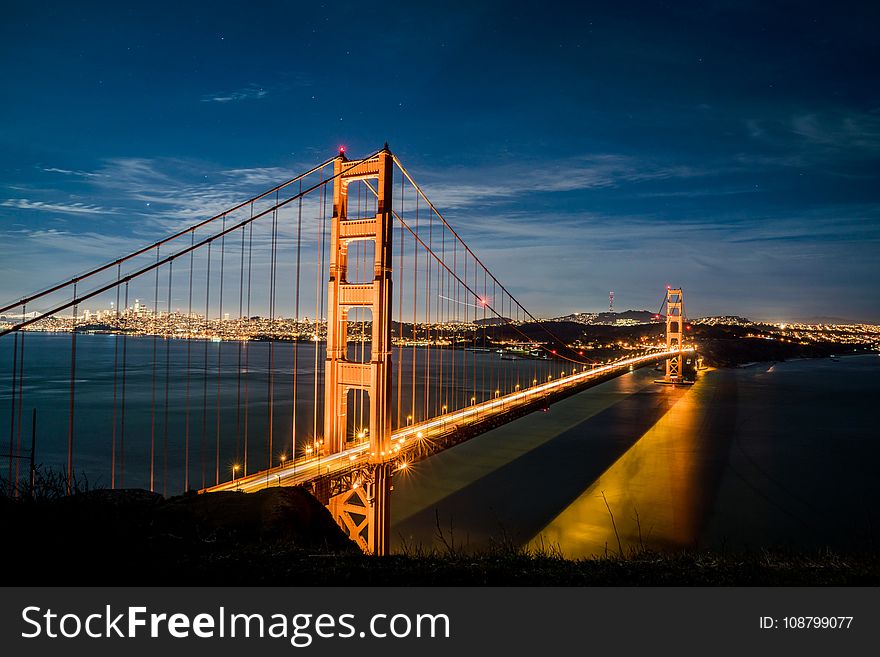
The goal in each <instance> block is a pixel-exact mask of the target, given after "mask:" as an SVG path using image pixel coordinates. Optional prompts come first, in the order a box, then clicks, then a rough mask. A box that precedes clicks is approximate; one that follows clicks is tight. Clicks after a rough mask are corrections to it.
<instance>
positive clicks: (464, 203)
mask: <svg viewBox="0 0 880 657" xmlns="http://www.w3.org/2000/svg"><path fill="white" fill-rule="evenodd" d="M164 7H165V6H164V5H162V3H159V6H156V5H155V4H151V5H149V6H147V5H135V6H126V7H107V8H101V10H100V11H99V10H98V8H96V7H91V8H89V7H87V8H81V7H70V6H67V5H65V4H60V3H59V4H58V5H57V6H56V8H55V9H54V10H53V11H51V12H45V11H43V10H38V9H37V8H34V7H28V6H16V7H12V8H9V9H8V10H7V11H8V14H9V16H8V20H7V21H5V23H4V25H3V26H2V27H0V34H2V37H3V38H2V40H0V41H2V45H0V48H2V49H3V50H2V52H3V58H4V61H5V62H6V64H5V71H6V73H7V78H8V84H7V85H6V86H5V88H4V90H3V92H2V93H3V94H4V97H3V100H4V103H3V107H4V108H3V110H0V112H2V116H3V118H4V120H3V122H2V127H0V141H2V144H3V149H2V154H0V170H2V172H3V175H2V181H3V182H2V188H0V233H2V242H0V244H2V246H0V259H2V260H3V262H4V263H5V264H4V268H3V274H4V275H3V277H2V280H0V297H2V299H3V300H12V299H14V298H15V297H16V296H17V295H19V294H20V293H21V292H22V291H30V290H33V289H37V288H40V287H44V286H46V285H48V284H51V283H54V282H56V281H58V280H61V279H63V278H65V277H67V276H69V275H70V274H71V273H73V272H75V271H83V270H86V269H88V268H89V267H91V266H93V265H96V264H99V263H101V262H105V261H107V260H110V259H112V258H114V257H116V256H118V255H121V254H123V253H125V252H128V251H131V250H132V249H133V248H134V247H135V246H137V245H141V244H145V243H149V242H151V241H153V240H155V239H157V238H160V237H162V236H164V235H165V234H167V233H169V232H171V231H173V230H176V229H179V228H180V227H182V226H184V225H187V224H189V223H192V222H193V221H195V220H198V219H199V218H202V217H207V216H210V215H212V214H215V213H217V212H219V211H222V210H223V209H224V208H225V207H228V206H230V205H232V204H234V203H235V202H237V201H240V200H243V199H245V198H247V197H248V196H250V195H252V194H253V193H256V192H259V191H262V190H263V189H265V188H267V187H270V186H271V185H273V184H275V183H277V182H279V181H281V180H283V179H285V178H288V177H290V176H291V175H292V174H295V173H297V172H299V171H301V170H303V169H305V168H307V167H309V166H311V165H313V164H315V163H317V162H320V161H323V160H325V159H327V158H328V157H330V156H332V155H333V154H334V153H335V150H336V148H337V147H338V146H339V145H341V144H344V145H346V146H347V147H348V149H349V152H351V153H352V154H353V156H355V157H357V156H360V155H363V154H366V153H368V152H371V151H373V150H375V149H376V148H378V147H379V146H381V144H382V143H383V142H385V141H388V143H389V144H390V146H391V148H392V150H393V151H394V152H395V153H396V154H398V155H399V156H400V157H401V158H402V159H403V160H404V161H406V162H407V163H408V166H409V167H410V168H411V169H412V170H413V171H414V172H415V173H416V174H417V176H418V178H419V179H420V180H421V181H423V185H424V187H425V191H426V193H427V194H428V196H429V197H431V198H432V199H433V200H434V201H435V203H436V204H437V206H438V207H439V208H440V209H441V210H442V211H444V213H445V215H446V216H447V217H448V219H449V220H450V222H451V223H452V224H453V226H455V227H456V229H457V230H458V231H460V233H461V234H462V235H463V237H464V238H465V240H466V241H468V242H469V243H472V244H474V245H475V247H479V252H480V257H481V258H482V259H483V261H484V262H485V263H486V265H487V266H488V267H489V268H490V269H491V270H492V271H493V272H494V273H496V275H497V276H498V278H499V279H501V280H503V281H505V282H508V283H509V284H510V286H511V291H512V292H513V293H514V294H515V295H516V296H517V297H518V298H520V299H521V300H522V301H523V304H524V305H525V306H526V307H527V308H529V309H530V310H532V311H533V312H534V313H535V314H537V315H540V316H542V317H553V316H559V315H564V314H566V313H570V312H577V311H591V310H593V311H598V310H602V309H603V308H604V307H605V306H606V304H607V295H608V291H609V290H611V289H613V290H614V291H615V295H616V303H617V306H618V307H619V308H621V309H622V308H634V309H641V308H646V309H653V308H655V307H656V305H657V303H656V301H657V300H658V299H659V298H660V296H661V294H662V286H663V285H664V284H666V283H672V284H675V285H682V286H683V287H685V288H686V289H687V290H688V299H689V306H690V310H691V312H690V313H689V314H692V315H693V316H707V315H730V314H736V315H742V316H745V317H749V318H751V319H756V320H769V321H781V320H797V319H809V318H817V317H837V318H842V319H844V320H849V321H870V322H874V323H880V300H878V298H877V295H876V293H875V292H874V290H875V289H876V287H877V285H878V283H880V272H878V269H877V267H876V265H875V261H876V254H877V243H878V239H880V221H878V212H877V211H878V209H880V198H878V191H877V190H878V189H880V186H878V185H877V163H878V162H877V160H878V153H880V150H878V148H880V114H878V107H880V103H878V98H877V88H876V84H875V81H874V78H875V73H874V71H876V68H877V64H878V61H877V60H878V53H877V49H876V45H875V44H874V36H873V31H872V25H873V24H875V23H876V21H873V20H872V19H873V18H876V16H874V15H872V12H876V9H872V8H870V7H866V6H864V5H862V4H859V11H860V15H863V16H864V20H861V21H855V20H853V19H852V18H851V17H850V16H849V15H848V12H846V11H841V10H840V9H838V8H835V9H834V13H831V9H829V8H826V7H823V5H821V4H809V3H808V4H805V5H799V11H798V12H797V13H793V12H791V11H789V10H787V9H785V8H781V7H777V8H773V7H765V6H763V5H759V4H757V3H751V4H744V5H743V4H739V5H736V6H724V5H720V6H714V7H702V6H700V5H698V4H688V3H677V4H676V6H675V7H672V8H670V7H665V8H659V7H656V6H652V5H647V4H646V5H644V6H642V7H641V8H640V10H639V14H640V18H639V21H638V22H637V23H636V22H635V21H633V20H632V19H631V17H629V16H628V15H627V14H626V13H625V12H624V11H623V10H622V9H621V8H618V7H615V6H613V5H602V4H599V5H595V6H591V7H589V8H581V9H578V10H576V11H574V12H573V13H572V12H566V13H565V15H554V14H551V13H549V12H548V13H542V14H540V15H536V14H535V13H534V12H533V11H530V10H529V5H527V4H524V3H481V4H480V6H472V7H469V8H467V9H466V10H458V11H455V12H448V11H446V10H444V8H442V7H432V8H424V7H410V6H407V5H399V6H395V5H386V6H384V7H383V8H381V9H379V10H378V11H377V12H375V13H372V14H370V15H369V16H363V15H362V14H361V13H357V12H355V8H356V6H355V5H346V4H344V3H343V4H342V5H334V6H333V7H330V6H315V7H305V8H297V9H296V10H294V9H293V8H291V7H289V6H287V5H278V6H276V7H275V11H274V12H272V14H273V15H274V16H275V17H276V18H275V19H274V20H273V21H272V23H271V24H269V23H260V24H259V26H255V27H254V28H253V29H242V28H237V27H236V26H240V25H248V24H249V20H248V15H247V13H246V11H247V10H245V9H243V8H241V7H235V6H234V5H229V4H221V5H218V8H217V10H216V12H212V13H211V14H210V15H204V13H203V12H199V11H197V9H195V8H193V9H189V8H186V7H183V8H182V7H177V6H173V5H167V9H166V10H163V8H164ZM355 16H356V17H357V20H352V21H348V20H346V18H347V17H352V18H354V17H355ZM426 24H430V25H431V26H432V29H431V30H430V34H427V33H425V32H423V31H422V30H420V28H419V26H420V25H426ZM379 34H381V35H384V36H383V44H384V47H383V48H376V47H375V46H374V44H373V43H372V42H373V41H374V40H375V39H376V38H377V37H376V36H375V35H379ZM368 54H369V55H370V56H367V55H368ZM61 108H63V111H59V110H60V109H61ZM523 262H528V263H529V271H528V274H529V275H528V276H525V275H523V274H524V272H523V266H522V263H523ZM23 263H27V265H28V266H27V267H25V266H22V265H23ZM260 312H264V311H263V310H261V311H260ZM255 314H257V313H255Z"/></svg>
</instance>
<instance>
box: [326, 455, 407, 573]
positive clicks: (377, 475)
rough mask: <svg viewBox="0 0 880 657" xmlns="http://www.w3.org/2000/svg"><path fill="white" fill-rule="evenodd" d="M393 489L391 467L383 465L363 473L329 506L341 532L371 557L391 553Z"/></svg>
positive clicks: (372, 467)
mask: <svg viewBox="0 0 880 657" xmlns="http://www.w3.org/2000/svg"><path fill="white" fill-rule="evenodd" d="M391 489H392V486H391V464H390V463H380V464H376V465H372V466H369V467H368V468H367V469H365V470H362V471H360V472H359V473H358V475H357V477H356V478H355V480H354V481H353V482H351V487H350V488H349V489H348V490H346V491H344V492H342V493H339V494H338V495H334V496H333V497H331V498H330V501H329V502H328V504H327V508H328V509H329V510H330V514H331V515H332V516H333V519H334V520H336V522H337V523H338V524H339V526H340V527H341V528H342V530H343V531H344V532H345V533H346V534H348V537H349V538H350V539H351V540H353V541H354V542H355V543H357V544H358V545H359V546H360V547H361V549H362V550H363V551H364V552H367V553H368V554H374V555H378V556H381V555H385V554H388V550H389V548H390V540H389V539H390V532H389V529H390V526H391Z"/></svg>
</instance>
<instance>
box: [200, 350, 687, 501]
mask: <svg viewBox="0 0 880 657" xmlns="http://www.w3.org/2000/svg"><path fill="white" fill-rule="evenodd" d="M691 351H693V349H692V348H691V349H681V350H678V349H676V350H669V351H656V352H651V353H648V354H643V355H641V356H635V357H632V358H625V359H622V360H618V361H616V362H613V363H609V364H607V365H602V366H600V367H595V368H592V369H589V370H585V371H582V372H577V373H575V374H571V375H568V376H565V377H561V378H559V379H555V380H550V381H546V382H544V383H541V384H539V385H536V386H532V387H529V388H526V389H524V390H520V391H517V392H513V393H510V394H507V395H504V396H499V397H497V398H495V399H491V400H489V401H486V402H481V403H479V404H474V405H473V406H468V407H466V408H463V409H460V410H457V411H453V412H452V413H446V414H445V415H440V416H437V417H435V418H432V419H430V420H427V421H425V422H420V423H418V424H413V425H410V426H407V427H404V428H401V429H399V430H397V431H395V432H394V433H393V434H392V444H393V445H394V447H393V449H394V452H395V453H394V455H393V456H392V458H397V457H399V456H401V455H403V456H404V457H405V455H407V454H408V453H411V452H415V451H419V452H421V453H424V452H425V450H416V449H414V448H415V447H416V446H417V445H419V444H420V443H422V444H434V445H441V446H442V445H444V444H445V441H444V440H443V439H444V438H446V437H448V436H449V435H450V434H452V433H456V432H459V431H460V430H461V429H462V428H464V427H468V426H471V425H481V426H483V427H485V428H484V429H483V431H481V432H484V431H487V430H489V429H490V428H493V427H494V426H497V423H494V422H491V420H492V419H500V418H501V417H502V416H505V415H510V416H511V417H510V419H514V418H515V417H518V416H517V415H516V414H514V413H512V411H514V410H515V409H518V408H522V407H527V406H529V405H535V403H536V402H537V401H539V400H543V399H545V398H546V397H547V396H549V395H554V396H555V395H556V394H557V393H562V392H564V391H570V390H571V389H573V388H578V387H580V386H583V385H584V384H585V383H590V382H594V381H595V380H597V379H603V378H607V377H609V376H617V375H619V374H623V373H624V372H626V371H629V370H630V368H633V367H641V366H643V365H647V364H648V363H651V362H655V361H660V360H665V359H667V358H669V357H671V356H675V355H678V354H679V353H682V354H683V353H688V352H691ZM478 433H480V432H478ZM473 435H478V434H477V433H474V434H473ZM473 435H469V436H468V437H473ZM444 448H445V447H441V448H440V449H434V450H433V451H432V450H427V451H430V452H431V453H434V452H436V451H440V450H441V449H444ZM369 449H370V442H369V440H367V441H364V442H361V443H357V444H355V445H352V446H350V447H348V448H347V449H344V450H342V451H341V452H337V453H336V454H328V455H320V456H313V457H310V458H302V459H297V460H296V461H294V462H291V463H289V464H285V465H282V466H279V467H276V468H272V469H270V470H263V471H261V472H257V473H255V474H251V475H247V476H244V477H239V478H237V479H235V480H234V481H228V482H225V483H222V484H219V485H217V486H211V487H209V488H205V489H204V490H202V491H201V492H203V493H204V492H217V491H231V490H237V491H243V492H246V493H252V492H254V491H257V490H261V489H263V488H267V487H269V486H296V485H300V484H307V483H309V482H312V481H315V480H317V479H321V478H324V477H327V476H332V475H334V474H339V473H343V472H346V471H350V470H355V469H357V468H359V467H362V466H365V465H367V464H368V463H369V461H370V453H369Z"/></svg>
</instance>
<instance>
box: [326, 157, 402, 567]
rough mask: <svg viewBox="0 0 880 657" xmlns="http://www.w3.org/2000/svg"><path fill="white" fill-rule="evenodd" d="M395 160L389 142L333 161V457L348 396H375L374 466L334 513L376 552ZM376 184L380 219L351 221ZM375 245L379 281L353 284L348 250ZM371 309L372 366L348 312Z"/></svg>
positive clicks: (329, 379) (329, 369) (383, 463)
mask: <svg viewBox="0 0 880 657" xmlns="http://www.w3.org/2000/svg"><path fill="white" fill-rule="evenodd" d="M392 172H393V158H392V155H391V152H390V151H389V149H388V146H387V144H386V146H385V148H384V149H383V150H382V151H380V152H379V153H378V154H377V155H376V156H374V157H371V158H367V159H363V160H347V159H346V158H345V155H344V154H343V153H340V155H339V157H337V158H336V160H335V161H334V163H333V173H334V180H333V219H332V224H331V228H330V280H329V283H328V286H327V361H326V369H325V382H324V447H325V450H326V451H327V452H328V453H330V454H334V453H336V452H340V451H342V450H343V449H344V448H345V446H346V441H347V436H346V431H347V409H348V393H349V391H350V390H363V391H366V393H367V395H368V398H369V417H370V425H369V440H370V459H369V466H368V467H367V468H366V469H365V470H364V471H362V472H360V473H359V474H358V477H357V480H356V481H355V482H354V485H353V486H352V487H351V488H349V489H347V490H345V491H343V492H341V493H339V494H337V495H334V496H333V497H330V498H329V504H328V506H329V507H330V512H331V513H332V514H333V516H334V517H335V518H336V520H337V522H338V523H339V524H340V526H341V527H342V528H343V530H344V531H346V532H347V533H348V534H349V536H350V537H351V538H352V539H354V540H355V541H357V542H358V543H359V544H360V545H361V547H362V548H364V549H365V550H366V551H367V552H370V553H372V554H379V555H381V554H385V553H386V552H387V551H388V547H389V535H388V529H389V525H390V506H389V502H390V499H389V498H390V493H391V463H390V461H391V455H392V451H391V408H390V403H391V299H392V296H391V262H392V260H391V245H392V229H393V223H392V222H393V218H392V214H391V198H392V187H391V182H392ZM373 179H375V180H376V181H377V190H376V191H377V193H378V201H377V206H376V208H377V209H376V215H375V217H370V218H366V219H363V218H360V219H349V218H348V187H349V185H350V184H351V183H352V182H355V181H358V180H364V181H367V180H373ZM357 241H372V242H373V243H374V246H375V248H374V259H373V280H372V281H371V282H368V283H350V282H349V281H348V278H349V276H348V251H349V246H350V245H351V244H352V243H353V242H357ZM351 308H368V309H369V310H370V312H371V320H372V336H371V343H370V361H369V362H365V363H361V362H354V361H351V360H349V359H348V356H347V354H348V348H347V347H348V312H349V310H350V309H351Z"/></svg>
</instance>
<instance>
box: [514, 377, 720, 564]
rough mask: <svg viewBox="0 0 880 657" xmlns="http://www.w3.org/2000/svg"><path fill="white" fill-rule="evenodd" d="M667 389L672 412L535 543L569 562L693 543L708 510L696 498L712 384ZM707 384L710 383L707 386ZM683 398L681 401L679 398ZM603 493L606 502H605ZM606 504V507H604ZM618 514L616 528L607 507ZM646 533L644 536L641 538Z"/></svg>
mask: <svg viewBox="0 0 880 657" xmlns="http://www.w3.org/2000/svg"><path fill="white" fill-rule="evenodd" d="M706 378H707V377H706V374H704V375H703V377H701V381H699V382H698V383H697V384H696V385H694V386H693V387H690V388H687V389H684V390H682V389H681V388H679V389H674V388H671V387H670V388H665V389H663V390H662V391H661V394H666V395H669V397H670V403H671V404H672V406H671V408H670V409H669V410H668V411H667V412H666V413H665V414H664V415H663V416H662V417H661V418H660V419H659V420H658V421H657V422H656V423H655V424H654V426H652V427H651V428H650V429H649V430H648V431H647V432H645V433H644V434H643V435H642V437H641V438H640V439H639V440H638V441H637V442H636V443H635V444H634V445H633V446H632V447H631V448H630V449H629V450H627V452H626V453H624V454H623V455H622V456H621V457H620V458H619V459H618V460H617V461H616V462H614V464H612V465H611V466H610V467H609V468H608V469H607V470H606V471H605V472H604V473H602V475H600V476H599V478H598V479H597V480H596V481H595V482H594V483H593V484H592V485H591V486H590V487H589V488H588V489H587V490H586V491H584V493H583V494H582V495H581V496H580V497H578V498H577V499H576V500H575V501H574V502H572V503H571V504H570V505H569V506H568V507H566V508H565V509H564V510H563V511H562V512H561V513H560V514H559V515H558V516H556V518H554V519H553V520H552V521H551V522H550V523H549V524H548V525H547V526H546V527H544V529H543V530H541V532H539V533H538V535H537V536H536V537H535V538H534V539H532V541H531V542H530V547H532V548H539V547H540V546H542V545H543V546H544V547H547V546H556V547H558V548H559V549H561V550H562V553H563V554H564V555H565V556H566V557H569V558H577V557H590V556H595V555H602V554H605V553H606V550H607V553H608V554H616V553H617V552H618V538H617V536H618V535H619V537H620V543H621V544H622V545H623V550H624V553H627V552H628V551H629V550H630V549H632V548H636V547H638V546H639V545H641V544H644V545H645V546H646V547H648V546H650V547H654V548H657V547H679V546H686V545H693V544H694V542H695V540H696V538H697V535H698V532H699V529H700V523H701V521H702V518H701V515H702V513H703V509H705V505H704V504H703V501H702V500H701V499H700V498H699V497H698V496H700V495H701V494H702V493H703V492H702V491H701V490H700V489H699V485H698V478H699V474H700V471H701V467H702V466H701V457H700V451H701V450H700V447H699V441H700V427H701V424H702V419H701V418H702V417H703V414H704V413H705V412H706V408H705V397H706V395H707V394H711V390H712V384H711V382H708V381H706ZM707 384H708V385H707ZM675 397H677V400H675V401H674V403H673V399H675ZM603 493H604V499H603ZM606 500H607V506H606ZM609 507H610V509H611V513H613V515H614V525H616V527H617V532H616V533H615V529H614V525H613V524H612V521H611V515H610V514H609V511H608V509H609ZM640 534H641V538H640Z"/></svg>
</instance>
